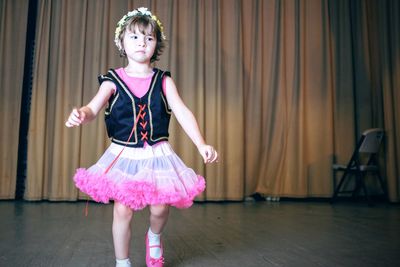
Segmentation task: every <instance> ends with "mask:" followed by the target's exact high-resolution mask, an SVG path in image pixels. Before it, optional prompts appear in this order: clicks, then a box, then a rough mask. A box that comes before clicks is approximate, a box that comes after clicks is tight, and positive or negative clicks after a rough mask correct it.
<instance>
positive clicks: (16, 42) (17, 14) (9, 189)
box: [0, 0, 29, 199]
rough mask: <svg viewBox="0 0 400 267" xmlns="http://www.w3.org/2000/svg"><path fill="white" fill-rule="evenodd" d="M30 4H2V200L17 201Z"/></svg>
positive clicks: (2, 2) (0, 54)
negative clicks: (23, 85) (19, 145)
mask: <svg viewBox="0 0 400 267" xmlns="http://www.w3.org/2000/svg"><path fill="white" fill-rule="evenodd" d="M28 4H29V2H28V1H23V0H15V1H11V0H8V1H7V0H1V1H0V40H1V41H0V125H1V127H0V156H1V159H0V199H13V198H14V197H15V185H16V176H17V159H18V137H19V135H18V131H19V121H20V111H21V96H22V82H23V75H24V60H25V40H26V28H27V27H26V26H27V18H28Z"/></svg>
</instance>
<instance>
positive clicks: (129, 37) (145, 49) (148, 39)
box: [123, 26, 157, 64]
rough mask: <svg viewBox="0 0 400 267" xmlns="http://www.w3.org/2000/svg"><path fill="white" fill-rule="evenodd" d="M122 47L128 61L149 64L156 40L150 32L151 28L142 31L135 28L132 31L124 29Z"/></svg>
mask: <svg viewBox="0 0 400 267" xmlns="http://www.w3.org/2000/svg"><path fill="white" fill-rule="evenodd" d="M143 32H144V33H143ZM123 45H124V48H125V52H126V56H127V57H128V59H131V60H134V61H136V62H137V63H148V64H149V63H150V59H151V57H152V56H153V54H154V51H155V49H156V45H157V39H156V37H155V36H154V34H153V33H152V32H151V26H149V27H148V28H147V29H145V30H144V31H141V30H140V29H139V27H138V26H135V27H134V29H133V31H131V30H129V29H126V31H125V34H124V39H123Z"/></svg>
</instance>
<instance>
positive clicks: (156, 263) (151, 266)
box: [146, 233, 164, 267]
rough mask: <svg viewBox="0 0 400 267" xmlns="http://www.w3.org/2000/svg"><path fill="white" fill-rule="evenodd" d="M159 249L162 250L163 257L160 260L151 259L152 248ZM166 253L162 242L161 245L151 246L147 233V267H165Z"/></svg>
mask: <svg viewBox="0 0 400 267" xmlns="http://www.w3.org/2000/svg"><path fill="white" fill-rule="evenodd" d="M154 247H159V248H160V249H161V257H159V258H158V259H154V258H152V257H150V248H154ZM163 253H164V251H163V246H162V242H161V240H160V245H159V246H158V245H156V246H149V237H148V236H147V233H146V265H147V267H163V266H164V257H163V256H162V255H163Z"/></svg>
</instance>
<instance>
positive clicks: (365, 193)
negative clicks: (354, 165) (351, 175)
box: [357, 173, 372, 206]
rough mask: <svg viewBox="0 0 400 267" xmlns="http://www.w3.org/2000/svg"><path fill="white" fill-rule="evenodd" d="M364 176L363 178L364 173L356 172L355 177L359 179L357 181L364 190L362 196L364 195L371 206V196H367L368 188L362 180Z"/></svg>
mask: <svg viewBox="0 0 400 267" xmlns="http://www.w3.org/2000/svg"><path fill="white" fill-rule="evenodd" d="M364 178H365V175H363V174H361V173H358V174H357V179H359V183H360V186H361V189H362V190H363V192H364V196H365V199H366V200H367V203H368V206H372V201H371V198H370V197H369V194H368V190H367V187H366V185H365V182H364Z"/></svg>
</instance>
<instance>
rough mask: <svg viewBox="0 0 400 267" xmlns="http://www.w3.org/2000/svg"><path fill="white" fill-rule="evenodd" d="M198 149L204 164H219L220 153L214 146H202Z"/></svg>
mask: <svg viewBox="0 0 400 267" xmlns="http://www.w3.org/2000/svg"><path fill="white" fill-rule="evenodd" d="M198 149H199V152H200V155H201V156H202V157H203V159H204V163H213V162H218V153H217V151H216V150H215V149H214V148H213V147H212V146H209V145H201V146H199V147H198Z"/></svg>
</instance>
